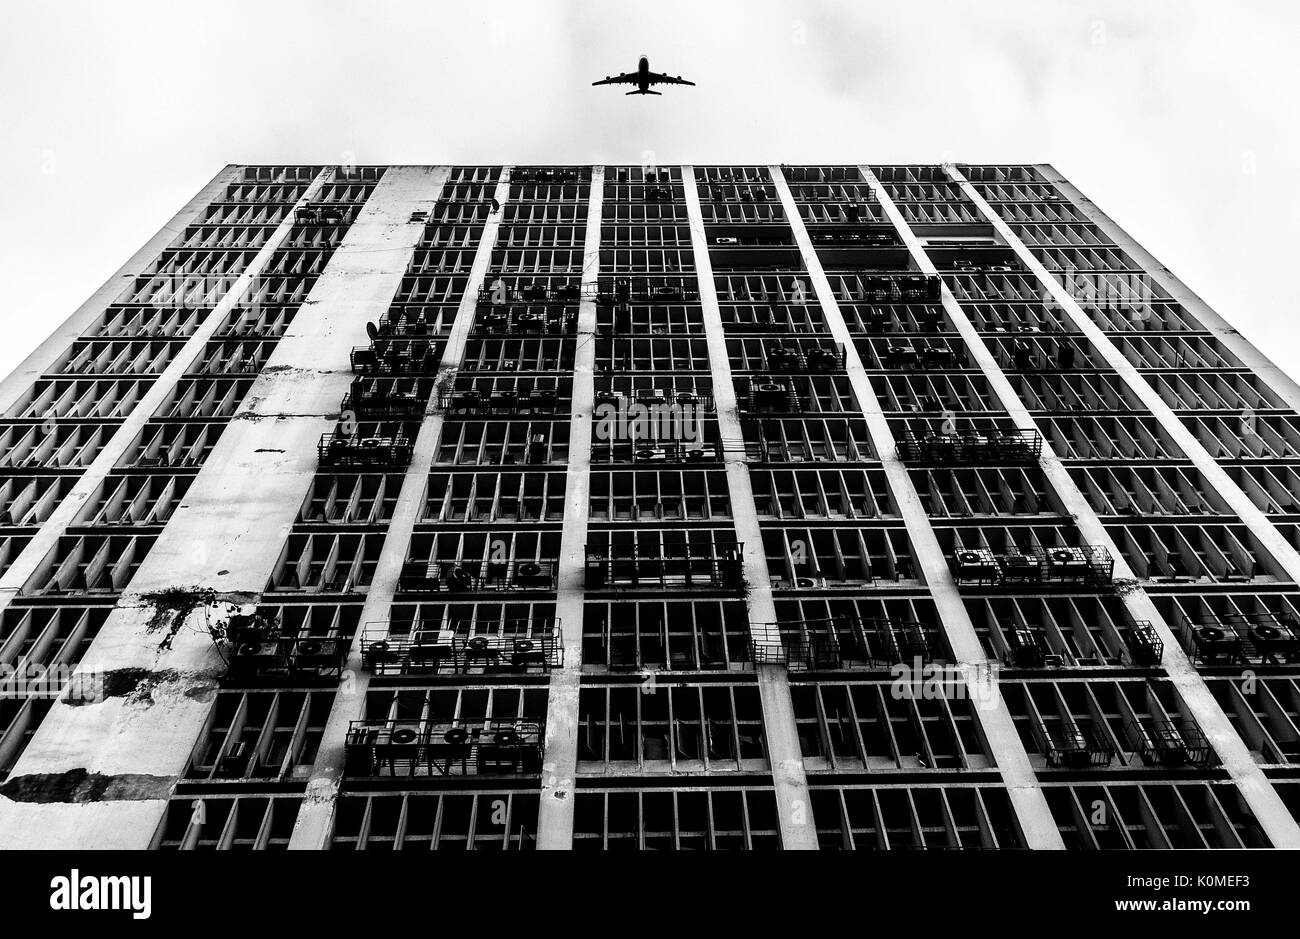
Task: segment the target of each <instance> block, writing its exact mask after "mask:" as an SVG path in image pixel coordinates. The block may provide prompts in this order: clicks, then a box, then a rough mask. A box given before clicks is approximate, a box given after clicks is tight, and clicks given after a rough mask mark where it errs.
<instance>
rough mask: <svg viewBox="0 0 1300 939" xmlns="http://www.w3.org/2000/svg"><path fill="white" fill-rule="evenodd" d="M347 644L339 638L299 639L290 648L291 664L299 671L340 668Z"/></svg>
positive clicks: (325, 670) (324, 670)
mask: <svg viewBox="0 0 1300 939" xmlns="http://www.w3.org/2000/svg"><path fill="white" fill-rule="evenodd" d="M346 651H347V645H346V644H345V642H344V641H343V640H341V639H316V638H312V637H308V638H306V639H299V640H297V641H296V642H295V643H294V644H293V647H292V649H291V650H290V653H291V655H292V656H293V666H294V668H296V669H298V670H300V671H321V672H328V671H333V670H334V669H338V668H341V667H342V665H343V657H344V654H345V653H346Z"/></svg>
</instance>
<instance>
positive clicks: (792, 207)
mask: <svg viewBox="0 0 1300 939" xmlns="http://www.w3.org/2000/svg"><path fill="white" fill-rule="evenodd" d="M772 178H773V179H774V180H775V181H776V188H777V192H778V193H779V194H780V197H781V205H782V207H783V208H784V209H785V214H786V216H787V218H788V219H789V220H790V228H791V230H792V231H793V232H794V238H795V243H796V244H797V245H798V246H799V253H800V254H801V255H802V257H803V263H804V267H805V268H806V269H807V271H808V279H809V280H810V281H811V283H812V288H813V293H814V295H815V296H816V297H817V302H818V304H819V305H820V306H821V308H822V312H823V314H824V315H825V317H826V324H827V326H828V328H829V329H830V332H831V336H832V337H833V338H834V339H835V341H836V342H838V343H841V344H843V346H844V362H845V368H846V370H847V372H848V376H849V384H850V385H851V386H852V388H853V396H854V397H855V398H856V399H857V401H858V404H859V405H860V406H861V408H862V415H863V418H864V419H865V421H866V423H867V431H868V433H869V434H870V435H871V441H872V446H873V447H874V449H875V451H876V455H877V457H878V458H879V459H880V464H881V466H882V468H883V469H884V471H885V478H886V481H887V482H888V484H889V491H890V494H891V495H892V496H893V499H894V502H895V504H896V505H897V506H898V511H899V514H900V515H901V516H902V519H903V524H904V525H906V526H907V537H908V541H909V542H910V543H911V546H912V552H913V555H914V557H915V559H916V567H917V569H918V570H919V571H920V572H921V576H922V577H923V579H924V581H925V585H926V588H927V589H928V590H929V591H930V596H931V597H932V598H933V600H934V605H935V609H936V611H937V612H938V615H939V622H940V624H941V625H942V627H943V631H944V634H945V635H946V636H947V639H948V645H949V646H950V647H951V649H952V654H953V658H954V660H955V667H956V668H958V669H960V671H961V672H962V674H963V676H964V677H965V680H966V686H967V689H968V692H969V699H970V700H971V701H972V702H973V707H972V710H973V711H974V714H975V717H976V719H977V720H978V721H979V726H980V731H981V734H982V736H983V738H984V742H985V743H986V745H987V746H988V748H989V752H990V753H991V754H992V756H993V760H994V762H995V763H996V764H997V768H998V772H999V773H1000V774H1001V776H1002V782H1003V784H1004V785H1005V786H1006V789H1007V795H1008V796H1009V797H1010V800H1011V805H1012V808H1013V809H1014V810H1015V813H1016V818H1017V820H1018V821H1019V824H1020V829H1021V832H1022V833H1023V835H1024V837H1025V843H1026V845H1027V846H1028V847H1030V848H1037V849H1063V848H1064V847H1065V843H1064V841H1063V840H1062V838H1061V832H1060V829H1059V828H1058V827H1057V826H1056V822H1055V821H1053V819H1052V812H1051V809H1050V807H1049V806H1048V805H1047V799H1046V798H1045V797H1044V796H1043V790H1042V788H1041V787H1040V786H1039V784H1038V780H1037V777H1036V776H1035V775H1034V770H1033V767H1032V766H1031V765H1030V763H1029V755H1028V754H1027V753H1026V752H1025V747H1024V743H1023V742H1022V741H1021V739H1020V734H1019V732H1018V731H1017V730H1016V727H1015V722H1014V721H1013V720H1012V717H1011V713H1010V711H1008V709H1007V705H1006V702H1005V701H1003V700H1002V694H1001V691H1000V689H999V688H998V687H997V685H996V683H994V684H993V685H992V686H990V685H989V684H988V680H989V679H988V666H989V661H988V656H987V655H985V653H984V647H983V645H982V644H981V643H980V640H979V635H978V634H977V633H976V631H975V624H974V623H973V622H972V621H971V618H970V613H969V612H968V611H967V609H966V604H965V603H963V602H962V598H961V594H960V592H959V591H958V590H957V585H956V582H955V581H954V580H953V577H952V572H951V571H950V570H949V569H948V561H947V558H945V557H944V554H943V548H942V547H941V546H940V544H939V540H938V538H937V537H936V536H935V533H934V528H933V527H932V526H931V524H930V519H929V516H928V515H927V513H926V511H925V506H924V505H923V504H922V502H921V498H920V496H919V495H918V494H917V491H916V487H915V486H914V485H913V484H912V478H911V476H910V475H909V474H908V472H907V467H906V466H904V465H903V463H902V461H900V460H899V459H898V447H897V444H896V442H895V441H894V436H893V433H892V432H891V431H890V429H889V423H888V421H887V420H886V419H885V415H884V412H883V411H882V410H881V407H880V401H879V399H878V398H877V397H876V393H875V391H874V390H873V389H872V387H871V381H870V379H869V378H868V376H867V373H866V370H865V368H864V367H863V365H862V358H861V356H860V355H859V354H858V350H857V346H856V345H855V344H854V342H853V335H852V334H851V333H850V332H849V330H848V326H847V325H845V322H844V316H843V314H842V313H841V312H840V307H839V301H838V300H837V299H836V298H835V292H834V291H833V290H832V289H831V285H830V281H829V280H827V278H826V273H825V271H824V270H823V269H822V266H821V260H820V258H818V256H817V251H816V249H815V248H814V247H813V244H812V239H811V238H810V237H809V235H808V229H807V228H806V227H805V226H804V223H803V219H802V218H801V217H800V215H799V207H798V205H797V204H796V203H795V201H794V195H793V193H791V191H790V185H789V183H788V181H787V180H786V178H785V175H784V173H783V172H782V171H781V168H780V167H779V166H774V167H772Z"/></svg>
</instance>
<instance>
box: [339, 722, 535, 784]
mask: <svg viewBox="0 0 1300 939" xmlns="http://www.w3.org/2000/svg"><path fill="white" fill-rule="evenodd" d="M542 745H543V744H542V732H541V725H540V724H539V723H538V722H537V721H531V720H513V719H504V720H502V719H490V720H484V721H424V720H419V719H414V720H360V721H352V722H350V723H349V724H348V735H347V739H346V742H345V744H344V760H345V767H344V775H346V776H398V775H406V776H421V775H423V776H488V775H492V776H498V775H521V774H523V775H526V774H534V773H539V772H541V765H542Z"/></svg>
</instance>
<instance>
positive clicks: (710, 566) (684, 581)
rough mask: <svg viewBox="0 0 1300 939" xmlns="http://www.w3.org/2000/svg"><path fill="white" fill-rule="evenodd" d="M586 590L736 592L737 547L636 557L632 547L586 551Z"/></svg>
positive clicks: (740, 584) (739, 583)
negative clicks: (672, 589) (699, 590)
mask: <svg viewBox="0 0 1300 939" xmlns="http://www.w3.org/2000/svg"><path fill="white" fill-rule="evenodd" d="M586 556H587V564H586V571H587V574H586V586H587V589H588V590H644V589H651V588H655V587H669V588H674V589H706V590H707V589H715V590H739V589H741V588H742V587H743V586H744V575H743V572H742V562H741V546H740V545H739V544H737V545H731V546H718V547H716V548H715V549H714V550H713V551H712V552H711V553H707V554H706V553H682V554H678V555H643V554H638V553H637V549H636V547H635V546H628V547H627V548H626V549H623V548H604V549H601V548H590V547H589V548H587V552H586Z"/></svg>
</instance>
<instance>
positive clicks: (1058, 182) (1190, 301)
mask: <svg viewBox="0 0 1300 939" xmlns="http://www.w3.org/2000/svg"><path fill="white" fill-rule="evenodd" d="M1034 169H1036V170H1038V171H1039V172H1040V173H1042V174H1043V177H1044V178H1045V179H1046V180H1047V181H1048V182H1050V183H1051V184H1052V185H1053V186H1055V187H1056V188H1057V190H1058V191H1059V192H1060V193H1061V194H1062V195H1063V196H1065V197H1066V198H1067V199H1069V200H1070V202H1071V203H1072V204H1073V205H1074V207H1075V208H1076V209H1078V210H1079V211H1080V212H1082V213H1083V216H1084V217H1085V218H1086V219H1087V220H1088V221H1090V222H1092V224H1094V225H1096V226H1097V227H1098V228H1099V229H1101V231H1102V232H1104V233H1105V234H1106V235H1107V236H1109V237H1110V240H1111V241H1113V242H1114V243H1115V244H1116V245H1117V246H1118V247H1119V249H1120V250H1121V251H1123V252H1124V253H1125V254H1127V255H1128V256H1129V257H1130V258H1132V259H1133V260H1134V261H1135V262H1137V264H1138V266H1139V267H1141V268H1142V270H1143V271H1144V272H1145V273H1146V275H1147V276H1148V277H1150V278H1151V279H1152V280H1154V281H1155V282H1156V283H1157V284H1158V285H1159V286H1160V287H1161V288H1162V289H1163V290H1164V291H1165V292H1166V293H1167V294H1168V295H1169V296H1170V297H1172V298H1173V299H1174V300H1175V301H1177V302H1178V303H1179V304H1181V305H1182V306H1183V307H1184V308H1185V309H1187V311H1188V312H1190V313H1191V314H1192V315H1193V316H1194V317H1196V318H1197V319H1198V320H1200V322H1201V326H1202V327H1203V328H1204V329H1206V330H1208V331H1209V332H1210V333H1212V334H1213V335H1214V338H1216V339H1218V340H1219V341H1220V342H1222V343H1223V344H1224V346H1226V347H1227V349H1228V351H1229V352H1231V353H1232V354H1233V355H1235V356H1236V357H1237V358H1239V359H1240V360H1241V361H1242V363H1243V364H1244V365H1245V366H1246V367H1247V368H1249V369H1250V370H1251V371H1252V372H1254V373H1255V374H1256V375H1258V376H1259V377H1260V378H1261V379H1262V380H1263V381H1264V382H1265V384H1267V385H1268V386H1269V388H1271V389H1272V390H1273V391H1274V392H1275V393H1276V394H1277V396H1278V397H1280V398H1281V399H1282V400H1283V401H1285V402H1286V403H1287V406H1288V407H1290V408H1292V409H1294V410H1296V411H1300V385H1298V384H1296V381H1295V379H1293V378H1292V377H1291V376H1289V375H1287V374H1286V373H1285V372H1283V371H1282V370H1281V369H1280V368H1278V367H1277V366H1276V365H1275V364H1273V361H1272V360H1271V359H1270V358H1269V357H1268V356H1266V355H1265V354H1264V353H1263V352H1261V351H1260V350H1259V349H1257V348H1256V347H1255V346H1254V344H1253V343H1251V341H1250V340H1249V339H1247V338H1246V337H1245V336H1243V335H1242V334H1241V333H1239V332H1237V330H1235V329H1233V328H1232V326H1230V325H1229V324H1228V323H1227V322H1226V321H1225V320H1224V319H1223V317H1222V316H1220V315H1219V314H1218V313H1216V312H1215V311H1214V310H1213V309H1212V308H1211V307H1210V305H1209V304H1208V303H1206V302H1205V301H1204V300H1202V299H1201V298H1200V297H1199V296H1197V295H1196V293H1195V292H1193V291H1192V289H1191V288H1190V287H1188V286H1187V285H1186V284H1184V283H1183V282H1182V281H1181V280H1180V279H1179V278H1178V277H1177V276H1176V275H1175V274H1174V273H1173V272H1172V271H1171V270H1169V268H1167V267H1165V266H1164V265H1163V264H1161V263H1160V262H1159V261H1158V260H1156V258H1155V257H1154V256H1153V255H1152V254H1151V252H1150V251H1148V250H1147V249H1146V248H1144V247H1142V245H1140V244H1138V243H1137V241H1135V240H1134V238H1133V236H1132V235H1130V234H1129V233H1128V232H1126V231H1125V230H1124V229H1122V228H1120V227H1119V225H1118V224H1116V223H1115V221H1114V220H1112V219H1111V217H1110V216H1109V215H1107V214H1106V213H1105V212H1103V211H1102V210H1101V209H1100V208H1098V206H1097V204H1096V203H1095V202H1093V201H1092V200H1091V199H1089V198H1088V197H1087V196H1085V195H1084V194H1083V193H1082V192H1080V191H1079V190H1078V188H1076V187H1075V186H1074V184H1073V183H1071V182H1070V181H1069V180H1068V179H1066V178H1065V177H1064V176H1062V175H1061V174H1060V173H1059V172H1057V170H1056V167H1054V166H1049V165H1046V164H1043V165H1039V166H1036V167H1034Z"/></svg>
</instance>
